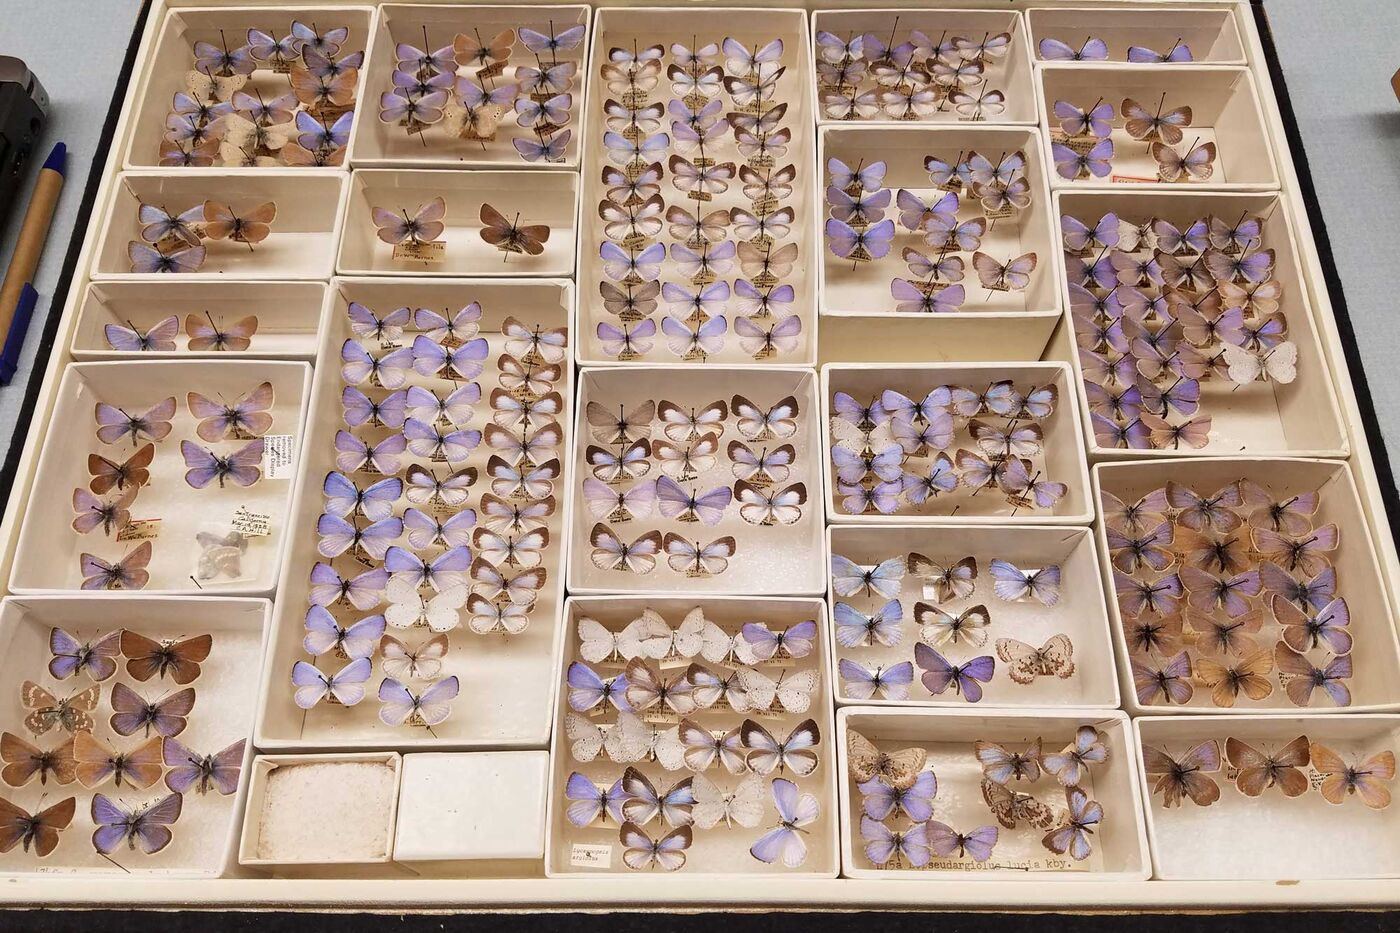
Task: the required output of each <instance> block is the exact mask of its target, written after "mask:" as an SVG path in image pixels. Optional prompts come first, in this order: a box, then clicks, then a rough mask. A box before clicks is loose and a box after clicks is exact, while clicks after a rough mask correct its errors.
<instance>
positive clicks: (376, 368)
mask: <svg viewBox="0 0 1400 933" xmlns="http://www.w3.org/2000/svg"><path fill="white" fill-rule="evenodd" d="M429 342H430V343H431V341H429ZM340 362H341V366H340V375H341V378H343V379H344V380H345V381H346V382H347V383H349V384H350V385H361V384H363V383H364V382H365V380H369V382H370V385H379V386H383V387H384V388H386V389H398V388H402V387H403V384H404V383H405V382H407V381H408V370H409V367H410V366H412V365H414V364H415V363H416V360H415V358H414V355H413V350H411V349H410V348H408V347H398V348H397V349H394V350H391V351H389V352H388V353H386V354H384V355H383V356H381V357H378V358H375V357H374V356H373V355H371V354H370V352H369V351H368V350H366V349H365V348H364V347H363V346H361V345H360V343H359V341H357V340H354V339H350V338H347V339H346V341H345V342H344V343H343V344H341V346H340Z"/></svg>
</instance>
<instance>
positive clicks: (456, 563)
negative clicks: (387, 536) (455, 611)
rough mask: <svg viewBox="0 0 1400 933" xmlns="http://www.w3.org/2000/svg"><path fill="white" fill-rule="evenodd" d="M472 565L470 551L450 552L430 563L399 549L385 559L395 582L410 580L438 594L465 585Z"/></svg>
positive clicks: (440, 555)
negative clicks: (428, 587)
mask: <svg viewBox="0 0 1400 933" xmlns="http://www.w3.org/2000/svg"><path fill="white" fill-rule="evenodd" d="M471 565H472V552H471V550H470V549H469V548H466V547H454V548H449V549H448V550H446V551H443V552H442V553H441V554H439V555H438V556H437V557H434V558H433V559H432V560H427V561H425V560H423V558H421V557H419V556H418V555H416V554H414V553H413V552H411V551H408V550H405V549H404V548H401V547H398V546H397V545H395V546H394V547H391V548H389V550H388V551H387V552H386V553H385V555H384V569H386V570H388V571H389V573H390V575H391V576H392V577H393V578H394V579H404V580H407V581H409V582H410V583H412V584H413V585H414V586H415V587H422V586H431V587H432V588H433V589H435V590H438V591H442V590H445V589H447V588H448V587H451V586H454V585H455V584H457V583H462V582H465V580H466V574H467V570H468V569H470V567H471Z"/></svg>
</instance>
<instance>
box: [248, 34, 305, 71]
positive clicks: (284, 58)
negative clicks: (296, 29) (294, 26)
mask: <svg viewBox="0 0 1400 933" xmlns="http://www.w3.org/2000/svg"><path fill="white" fill-rule="evenodd" d="M248 52H249V54H251V55H252V56H253V58H254V59H255V60H257V61H260V62H271V63H281V64H287V63H290V62H291V60H292V59H294V58H296V56H297V50H296V42H295V40H294V39H293V38H292V36H290V35H286V36H283V37H282V38H280V39H278V38H275V37H274V36H273V35H272V34H271V33H267V32H263V31H262V30H261V29H249V30H248Z"/></svg>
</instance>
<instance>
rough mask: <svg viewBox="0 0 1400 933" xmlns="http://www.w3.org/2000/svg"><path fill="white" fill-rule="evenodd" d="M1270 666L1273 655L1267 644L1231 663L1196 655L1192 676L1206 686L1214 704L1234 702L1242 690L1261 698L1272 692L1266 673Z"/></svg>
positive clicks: (1270, 670)
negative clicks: (1209, 689)
mask: <svg viewBox="0 0 1400 933" xmlns="http://www.w3.org/2000/svg"><path fill="white" fill-rule="evenodd" d="M1273 669H1274V656H1273V652H1271V651H1270V650H1269V649H1268V648H1260V649H1259V650H1258V651H1256V652H1254V653H1253V654H1251V655H1250V656H1249V657H1247V658H1244V659H1243V660H1241V661H1237V662H1235V663H1233V664H1226V663H1222V662H1221V661H1218V660H1216V659H1215V658H1204V657H1202V658H1197V659H1196V667H1195V675H1196V680H1197V682H1199V683H1200V684H1201V685H1202V686H1204V687H1210V688H1211V693H1210V697H1211V699H1212V700H1214V701H1215V705H1216V706H1220V707H1225V708H1229V707H1231V706H1234V705H1235V703H1236V701H1238V700H1239V698H1240V694H1241V693H1243V694H1244V695H1245V696H1247V697H1249V698H1250V699H1251V700H1262V699H1265V698H1266V697H1268V696H1269V694H1271V693H1273V692H1274V684H1273V681H1271V680H1270V679H1269V674H1270V673H1271V672H1272V671H1273Z"/></svg>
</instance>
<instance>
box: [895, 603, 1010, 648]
mask: <svg viewBox="0 0 1400 933" xmlns="http://www.w3.org/2000/svg"><path fill="white" fill-rule="evenodd" d="M914 620H915V622H917V623H918V624H919V625H920V626H921V628H920V629H919V639H920V640H921V641H922V642H924V643H926V644H930V645H936V646H938V647H942V646H944V645H956V644H958V642H960V641H961V642H965V643H967V644H969V645H975V646H979V647H980V646H981V645H984V644H986V643H987V632H986V628H987V626H989V625H991V624H992V617H991V615H990V614H989V613H988V612H987V607H986V606H981V605H978V606H972V607H970V608H968V609H965V610H963V611H962V612H961V613H959V614H958V615H956V616H955V615H952V614H950V613H947V612H944V611H943V610H942V609H939V608H938V607H937V606H931V605H929V604H928V603H924V602H918V603H915V604H914Z"/></svg>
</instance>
